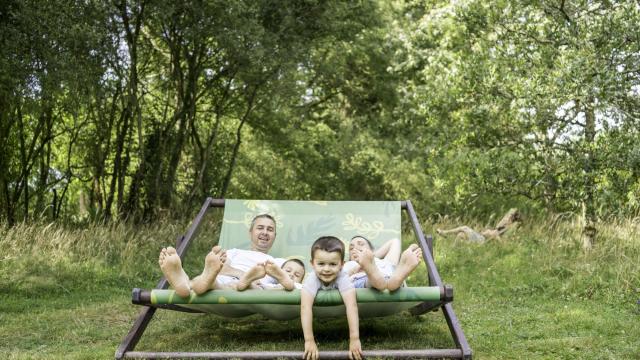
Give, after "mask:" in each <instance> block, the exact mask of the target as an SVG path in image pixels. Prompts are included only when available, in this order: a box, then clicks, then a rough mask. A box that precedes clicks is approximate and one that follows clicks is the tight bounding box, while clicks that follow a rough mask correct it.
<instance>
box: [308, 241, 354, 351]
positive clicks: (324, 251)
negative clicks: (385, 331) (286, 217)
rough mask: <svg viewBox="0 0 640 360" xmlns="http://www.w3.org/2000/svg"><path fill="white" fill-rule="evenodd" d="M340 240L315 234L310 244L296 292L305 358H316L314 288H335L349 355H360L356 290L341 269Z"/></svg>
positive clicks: (342, 246) (342, 258) (342, 254)
mask: <svg viewBox="0 0 640 360" xmlns="http://www.w3.org/2000/svg"><path fill="white" fill-rule="evenodd" d="M344 252H345V251H344V244H343V243H342V241H341V240H340V239H338V238H336V237H334V236H323V237H320V238H318V239H317V240H316V241H315V242H314V243H313V245H312V246H311V267H312V268H313V272H312V273H309V275H307V278H306V279H305V280H304V284H303V285H302V291H301V292H300V321H301V323H302V331H303V333H304V356H303V358H304V359H305V360H317V359H318V357H319V351H318V345H317V344H316V341H315V338H314V336H313V302H314V299H315V297H316V294H317V293H318V290H331V289H338V291H340V295H341V296H342V300H343V301H344V305H345V308H346V312H347V322H348V324H349V359H355V360H360V359H362V345H361V344H360V329H359V319H358V304H357V303H356V291H355V289H354V287H353V283H351V281H350V280H349V275H347V273H345V272H344V271H343V270H342V266H343V265H344Z"/></svg>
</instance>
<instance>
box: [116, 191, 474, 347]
mask: <svg viewBox="0 0 640 360" xmlns="http://www.w3.org/2000/svg"><path fill="white" fill-rule="evenodd" d="M224 206H225V200H224V199H212V198H207V199H206V200H205V202H204V204H203V206H202V208H201V209H200V212H199V213H198V215H197V216H196V218H195V219H194V221H193V223H192V224H191V226H190V227H189V229H188V231H187V233H186V234H185V235H184V236H181V237H180V238H178V240H177V241H176V245H177V248H176V249H177V252H178V255H179V256H180V257H181V258H182V257H183V255H184V253H185V251H186V249H187V248H188V246H189V245H190V242H191V240H192V239H193V237H194V236H195V234H196V232H197V230H198V227H199V225H200V222H201V221H202V219H203V218H204V215H205V214H206V212H207V210H208V209H209V208H210V207H218V208H220V207H222V208H223V207H224ZM401 208H402V209H403V210H406V211H407V213H408V214H409V217H410V219H411V222H412V224H413V228H414V232H415V234H416V237H417V238H418V243H419V244H420V247H421V248H422V253H423V257H424V260H425V264H426V266H427V271H428V273H429V284H430V285H431V286H440V287H441V288H443V289H445V292H446V293H447V294H446V295H445V299H447V298H449V295H450V296H452V295H453V294H452V293H449V292H450V291H452V288H450V287H448V286H447V287H443V284H442V280H441V279H440V275H439V273H438V271H437V269H436V267H435V262H434V259H433V240H432V238H431V237H430V236H429V237H426V238H425V236H424V234H423V232H422V228H421V226H420V223H419V221H418V218H417V215H416V213H415V211H414V209H413V206H412V204H411V201H409V200H406V201H401ZM167 287H168V283H167V281H166V279H164V278H162V279H161V280H160V281H159V282H158V284H157V286H156V288H158V289H165V288H167ZM445 301H446V300H445ZM438 306H440V307H441V308H442V311H443V314H444V316H445V319H446V321H447V325H448V326H449V330H450V331H451V335H452V337H453V340H454V342H455V344H456V345H457V346H458V349H423V350H371V351H364V355H365V357H392V358H439V359H442V358H456V359H460V358H462V359H471V357H472V352H471V348H470V347H469V344H468V343H467V340H466V338H465V336H464V333H463V332H462V328H461V327H460V323H459V322H458V318H457V317H456V315H455V313H454V312H453V307H452V306H451V304H449V303H443V304H434V303H433V302H431V303H429V304H427V303H423V304H422V307H421V305H418V306H417V307H416V308H414V311H415V313H417V314H421V313H423V312H425V311H428V310H431V309H434V308H436V307H438ZM415 309H417V310H415ZM425 309H426V310H425ZM155 311H156V308H154V307H148V306H145V307H144V308H143V309H142V311H141V312H140V315H139V316H138V318H137V319H136V321H135V322H134V324H133V326H132V328H131V330H130V331H129V333H128V334H127V336H125V338H124V339H123V341H122V343H121V344H120V346H119V347H118V349H117V350H116V353H115V357H116V359H122V358H158V359H167V358H208V359H231V358H241V359H272V358H292V359H300V358H302V355H303V352H300V351H279V352H278V351H266V352H140V351H133V349H134V348H135V346H136V345H137V343H138V341H139V340H140V338H141V337H142V334H143V333H144V331H145V329H146V327H147V325H148V324H149V322H150V320H151V318H152V317H153V315H154V313H155ZM320 357H321V358H323V359H344V358H347V357H348V352H347V351H323V352H321V353H320Z"/></svg>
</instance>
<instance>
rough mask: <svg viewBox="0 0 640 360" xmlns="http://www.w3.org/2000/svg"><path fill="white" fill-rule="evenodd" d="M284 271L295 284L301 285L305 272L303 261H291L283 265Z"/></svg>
mask: <svg viewBox="0 0 640 360" xmlns="http://www.w3.org/2000/svg"><path fill="white" fill-rule="evenodd" d="M282 270H284V272H286V273H287V275H289V278H290V279H291V280H293V282H296V283H301V282H302V279H304V273H305V270H304V263H303V262H302V260H298V259H289V260H287V261H285V262H284V263H283V264H282Z"/></svg>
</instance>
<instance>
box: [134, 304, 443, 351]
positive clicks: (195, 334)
mask: <svg viewBox="0 0 640 360" xmlns="http://www.w3.org/2000/svg"><path fill="white" fill-rule="evenodd" d="M314 335H315V338H316V341H317V343H318V346H319V347H320V350H321V351H322V350H346V349H348V339H349V333H348V327H347V321H346V319H316V320H315V322H314ZM360 339H361V341H362V344H363V348H364V349H365V350H375V349H424V348H452V347H455V345H454V343H453V340H452V339H451V336H450V334H449V329H448V327H447V325H446V322H445V321H444V317H443V316H442V315H441V313H429V314H425V315H422V316H419V317H414V316H410V315H408V314H405V313H402V314H398V315H394V316H389V317H385V318H374V319H362V320H360ZM303 346H304V341H303V334H302V328H301V326H300V321H299V320H290V321H276V320H268V319H265V318H263V317H261V316H259V315H252V316H249V317H246V318H239V319H228V318H221V317H217V316H214V315H202V314H197V315H194V314H184V313H177V312H169V311H165V310H159V311H158V312H156V316H155V317H154V320H153V321H152V322H151V324H150V325H149V327H148V328H147V331H146V332H145V335H144V336H143V337H142V340H141V342H140V344H139V345H138V346H137V348H136V350H138V351H274V350H283V351H301V350H302V349H303Z"/></svg>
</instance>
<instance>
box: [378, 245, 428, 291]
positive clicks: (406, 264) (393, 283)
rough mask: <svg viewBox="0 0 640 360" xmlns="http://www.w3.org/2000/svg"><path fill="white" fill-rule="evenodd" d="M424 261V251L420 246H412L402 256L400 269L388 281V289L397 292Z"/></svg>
mask: <svg viewBox="0 0 640 360" xmlns="http://www.w3.org/2000/svg"><path fill="white" fill-rule="evenodd" d="M421 260H422V250H421V249H420V247H418V245H416V244H411V245H409V247H408V248H407V249H406V250H405V251H404V252H402V255H401V256H400V263H399V264H398V267H397V268H396V270H395V271H394V272H393V274H392V275H391V278H390V279H389V281H387V289H389V291H394V290H397V289H398V288H399V287H400V286H402V283H403V282H404V280H405V279H406V278H407V277H408V276H409V274H411V272H412V271H413V270H414V269H415V268H416V267H417V266H418V264H420V261H421Z"/></svg>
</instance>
